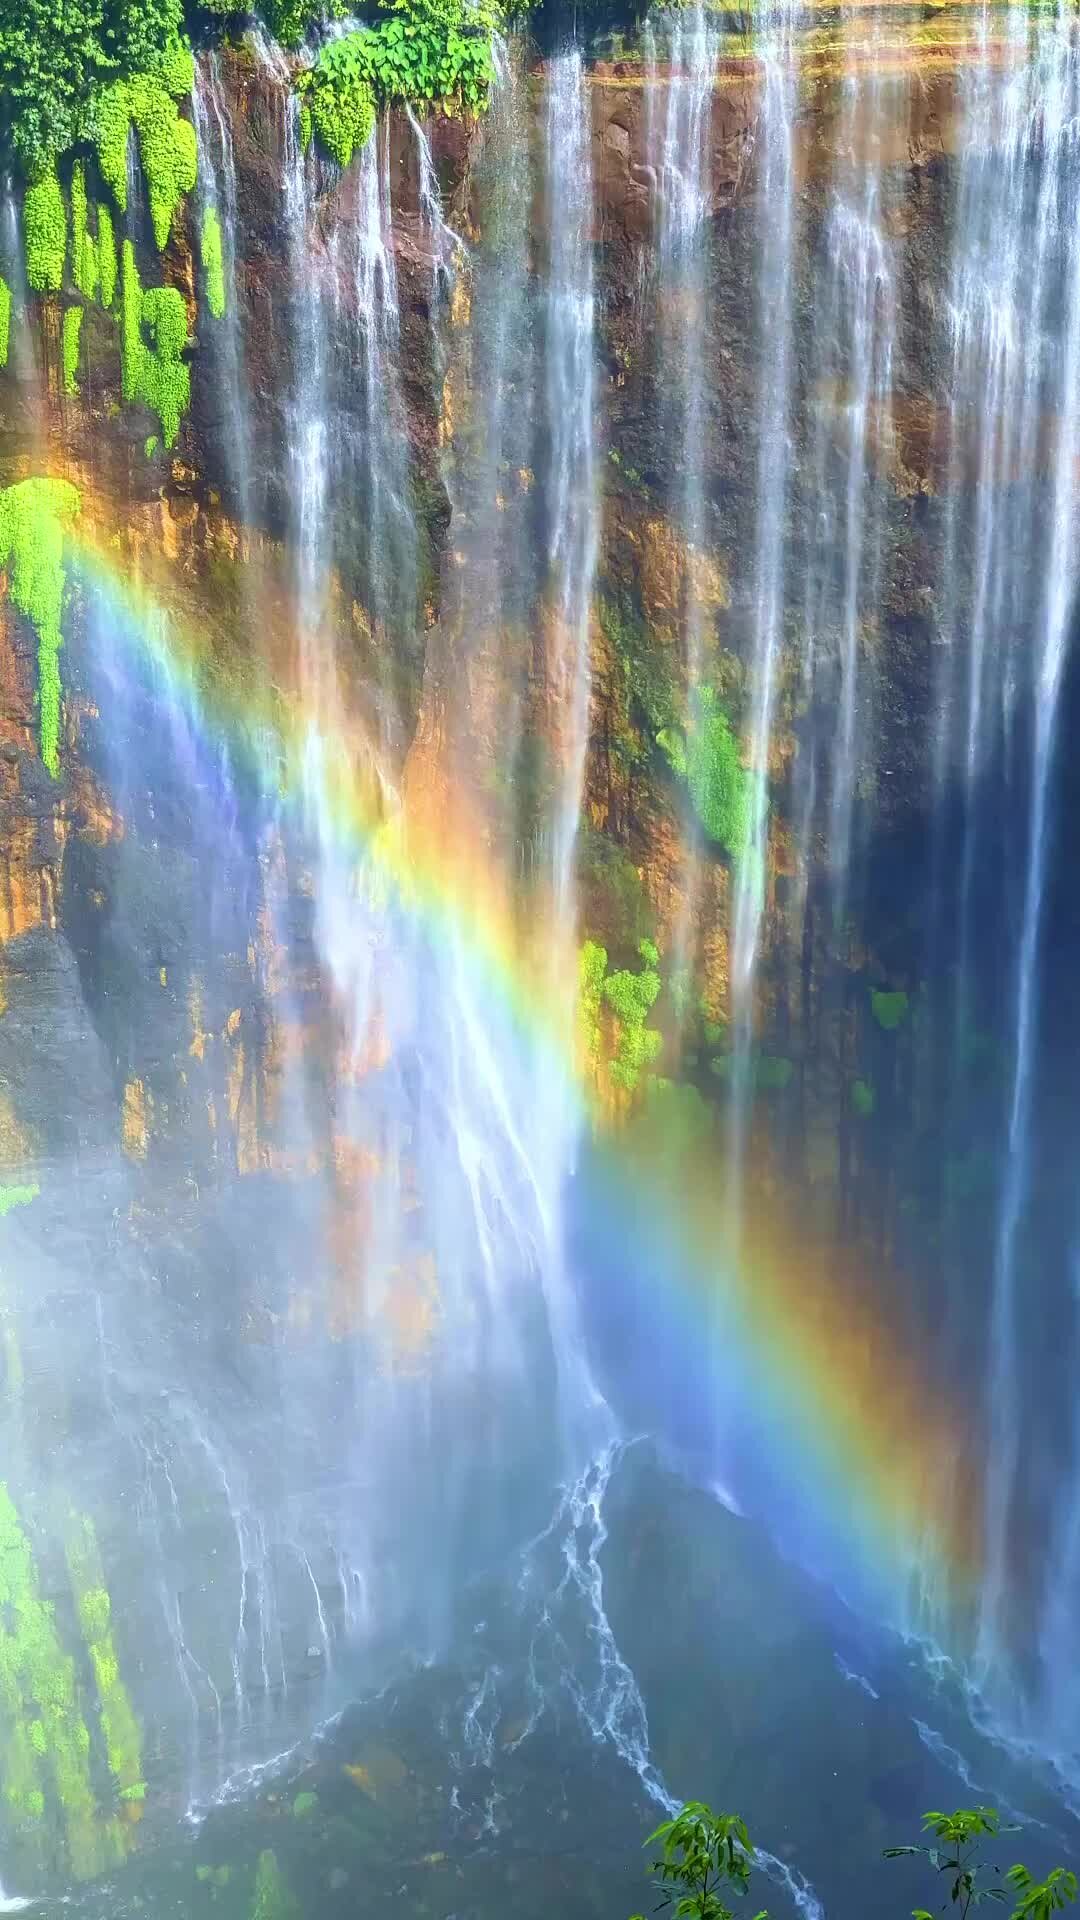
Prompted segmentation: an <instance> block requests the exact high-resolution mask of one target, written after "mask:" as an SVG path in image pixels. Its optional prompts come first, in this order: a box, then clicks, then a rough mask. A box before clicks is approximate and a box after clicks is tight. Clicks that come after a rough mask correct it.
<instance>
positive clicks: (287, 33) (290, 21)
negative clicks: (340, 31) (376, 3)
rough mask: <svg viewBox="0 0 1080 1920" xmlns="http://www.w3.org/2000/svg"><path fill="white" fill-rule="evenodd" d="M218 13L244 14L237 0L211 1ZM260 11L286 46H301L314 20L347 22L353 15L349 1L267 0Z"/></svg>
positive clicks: (272, 31) (275, 35)
mask: <svg viewBox="0 0 1080 1920" xmlns="http://www.w3.org/2000/svg"><path fill="white" fill-rule="evenodd" d="M210 4H211V6H212V8H213V11H214V12H215V13H233V12H237V11H239V12H243V11H244V8H243V7H242V6H238V5H237V0H210ZM260 11H261V12H262V13H263V14H264V15H265V18H266V24H267V26H268V27H269V29H270V31H271V33H272V34H273V36H274V38H275V40H280V42H281V44H282V46H283V47H296V46H299V44H300V41H301V40H302V39H303V37H304V32H305V30H306V28H307V27H308V26H309V25H310V24H311V22H312V21H313V20H343V19H344V17H345V15H346V14H347V13H348V12H349V6H348V0H328V3H327V4H325V5H324V3H323V0H264V4H263V6H262V8H261V9H260Z"/></svg>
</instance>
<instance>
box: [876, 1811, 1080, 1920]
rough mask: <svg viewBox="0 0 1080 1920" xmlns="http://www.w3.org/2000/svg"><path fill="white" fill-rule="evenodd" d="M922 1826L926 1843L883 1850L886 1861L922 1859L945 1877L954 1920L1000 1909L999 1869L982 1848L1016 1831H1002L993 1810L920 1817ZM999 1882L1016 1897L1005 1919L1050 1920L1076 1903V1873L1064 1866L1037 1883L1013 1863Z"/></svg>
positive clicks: (923, 1915) (921, 1912)
mask: <svg viewBox="0 0 1080 1920" xmlns="http://www.w3.org/2000/svg"><path fill="white" fill-rule="evenodd" d="M923 1828H924V1830H925V1832H926V1835H927V1839H926V1840H925V1841H924V1842H923V1844H922V1845H921V1846H911V1847H886V1849H885V1858H886V1860H898V1859H902V1858H904V1857H916V1858H919V1859H924V1860H927V1861H928V1862H929V1864H930V1865H931V1866H932V1867H933V1869H934V1872H935V1873H937V1874H941V1875H943V1876H944V1879H945V1884H946V1887H947V1889H948V1900H947V1902H946V1903H945V1905H946V1906H953V1907H955V1908H956V1910H957V1914H958V1916H959V1920H967V1915H968V1914H969V1913H970V1912H971V1909H972V1908H973V1907H978V1906H981V1905H982V1904H983V1903H984V1901H987V1900H993V1901H994V1902H995V1903H996V1904H998V1905H1001V1904H1004V1903H1005V1902H1006V1901H1007V1900H1008V1898H1009V1895H1008V1892H1007V1890H1006V1888H1005V1887H1004V1886H1003V1885H1002V1884H1001V1881H1002V1875H1001V1869H1000V1867H998V1866H996V1865H995V1864H994V1862H993V1861H990V1860H986V1859H984V1858H983V1848H984V1845H985V1843H986V1841H987V1840H996V1839H997V1838H998V1836H999V1835H1000V1834H1003V1833H1017V1832H1019V1828H1018V1827H1015V1826H1005V1827H1003V1826H1002V1824H1001V1820H1000V1817H999V1815H998V1813H997V1812H996V1810H995V1809H994V1808H993V1807H958V1808H957V1810H956V1812H955V1813H940V1812H937V1811H932V1812H930V1813H924V1814H923ZM1004 1878H1005V1879H1006V1880H1007V1881H1008V1883H1009V1885H1010V1886H1011V1887H1012V1889H1013V1891H1014V1893H1015V1894H1016V1895H1017V1896H1018V1899H1017V1903H1016V1905H1015V1906H1014V1907H1013V1910H1012V1914H1011V1916H1010V1920H1050V1915H1051V1914H1053V1913H1057V1912H1059V1911H1060V1909H1061V1908H1062V1907H1065V1906H1069V1905H1071V1904H1072V1902H1073V1901H1074V1900H1075V1899H1076V1891H1077V1883H1076V1875H1075V1874H1074V1873H1072V1872H1070V1871H1069V1870H1068V1868H1066V1867H1055V1868H1054V1870H1053V1872H1052V1873H1050V1874H1049V1875H1048V1876H1047V1878H1046V1879H1045V1880H1036V1879H1035V1877H1034V1875H1033V1874H1032V1873H1031V1872H1030V1871H1029V1869H1028V1868H1027V1867H1025V1866H1023V1865H1020V1864H1018V1865H1016V1866H1014V1867H1010V1868H1009V1870H1008V1873H1007V1874H1006V1875H1005V1876H1004ZM943 1910H944V1909H943ZM912 1911H913V1920H933V1915H932V1913H931V1912H930V1911H929V1909H928V1908H926V1907H915V1908H913V1910H912Z"/></svg>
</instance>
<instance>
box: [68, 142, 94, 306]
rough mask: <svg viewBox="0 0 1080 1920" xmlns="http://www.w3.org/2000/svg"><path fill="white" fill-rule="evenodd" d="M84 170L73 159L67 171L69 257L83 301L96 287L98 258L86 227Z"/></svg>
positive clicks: (79, 163) (91, 296) (79, 162)
mask: <svg viewBox="0 0 1080 1920" xmlns="http://www.w3.org/2000/svg"><path fill="white" fill-rule="evenodd" d="M87 212H88V207H87V200H86V169H85V167H84V166H83V163H82V161H81V160H76V162H75V165H74V166H73V168H72V170H71V259H72V272H73V274H74V277H75V285H76V286H77V287H78V289H79V292H80V293H81V294H82V296H83V299H84V300H92V299H93V298H94V295H95V294H96V293H97V290H98V279H99V273H98V257H97V247H96V245H95V243H94V238H93V235H92V234H91V233H90V232H88V230H87Z"/></svg>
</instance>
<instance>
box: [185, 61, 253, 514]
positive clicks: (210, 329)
mask: <svg viewBox="0 0 1080 1920" xmlns="http://www.w3.org/2000/svg"><path fill="white" fill-rule="evenodd" d="M192 118H193V119H194V122H195V134H196V139H197V141H198V149H199V175H198V179H199V195H200V200H201V203H202V204H201V213H202V219H203V221H204V222H205V221H206V218H207V216H208V215H210V216H211V218H212V219H214V220H216V221H217V222H218V226H219V229H220V233H221V252H222V278H223V282H224V293H225V311H224V314H222V315H221V317H220V318H217V317H216V316H211V317H210V318H209V320H208V322H207V334H208V344H209V345H210V347H211V351H216V352H218V353H219V354H220V357H221V367H220V371H219V372H218V374H217V385H218V386H219V388H220V390H221V396H222V399H223V401H224V403H225V414H224V420H223V432H222V448H223V452H224V456H225V459H226V461H227V463H228V466H229V469H230V477H231V480H232V485H233V490H234V493H235V498H236V510H237V513H238V515H239V518H240V520H241V521H242V523H243V524H244V525H245V526H248V527H250V526H251V524H252V520H253V510H254V484H253V473H252V453H251V428H250V420H249V415H248V408H247V405H246V399H247V395H246V392H245V372H244V341H243V320H244V301H245V289H244V287H243V286H242V284H241V280H240V276H239V274H238V271H237V261H238V250H239V238H240V221H239V213H238V207H237V187H236V160H235V156H234V154H233V139H232V127H231V124H230V116H229V107H228V104H227V101H226V99H225V94H224V90H223V86H222V77H221V56H220V55H219V54H218V53H216V52H211V53H206V54H203V55H202V57H201V58H200V60H199V61H198V62H197V64H196V68H195V86H194V89H193V92H192ZM219 333H220V339H219V337H218V336H219Z"/></svg>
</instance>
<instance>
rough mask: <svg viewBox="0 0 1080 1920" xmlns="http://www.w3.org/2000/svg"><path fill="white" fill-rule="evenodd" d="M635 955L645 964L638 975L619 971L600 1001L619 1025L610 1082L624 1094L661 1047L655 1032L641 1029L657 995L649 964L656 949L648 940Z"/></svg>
mask: <svg viewBox="0 0 1080 1920" xmlns="http://www.w3.org/2000/svg"><path fill="white" fill-rule="evenodd" d="M638 952H639V953H640V954H641V957H642V959H643V960H644V961H645V965H644V967H643V968H642V970H641V972H640V973H630V972H629V971H628V970H627V969H626V968H620V969H619V971H618V972H617V973H609V974H608V976H607V979H606V980H605V981H604V999H605V1000H606V1001H607V1004H608V1006H609V1007H610V1008H611V1010H612V1012H613V1013H614V1015H615V1017H616V1019H617V1021H618V1023H619V1037H618V1041H617V1043H616V1048H615V1058H614V1059H613V1060H612V1062H611V1078H612V1080H613V1081H614V1082H615V1085H616V1086H617V1087H621V1088H622V1089H623V1091H624V1092H625V1093H633V1091H634V1089H635V1087H636V1086H637V1083H638V1080H639V1079H640V1077H641V1070H642V1068H643V1067H645V1066H648V1064H649V1063H650V1061H653V1060H655V1059H656V1056H657V1054H658V1053H659V1051H660V1048H661V1045H662V1039H661V1035H660V1034H659V1033H657V1032H656V1029H655V1028H653V1027H647V1026H646V1025H645V1022H646V1020H647V1019H648V1016H649V1014H650V1012H651V1011H652V1008H653V1005H654V1003H655V1001H656V997H657V995H658V993H659V992H660V975H659V973H657V971H656V968H655V965H650V962H649V955H650V954H651V955H653V956H654V957H655V956H656V948H655V947H654V946H653V944H652V942H651V941H650V940H642V941H641V943H640V945H639V947H638Z"/></svg>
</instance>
